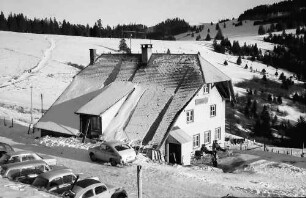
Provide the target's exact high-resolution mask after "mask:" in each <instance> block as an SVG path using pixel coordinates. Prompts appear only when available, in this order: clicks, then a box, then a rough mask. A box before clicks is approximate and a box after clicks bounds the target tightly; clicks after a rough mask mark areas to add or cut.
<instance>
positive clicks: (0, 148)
mask: <svg viewBox="0 0 306 198" xmlns="http://www.w3.org/2000/svg"><path fill="white" fill-rule="evenodd" d="M8 152H14V149H13V148H12V147H11V146H10V145H8V144H6V143H3V142H0V158H1V157H2V155H3V154H5V153H8Z"/></svg>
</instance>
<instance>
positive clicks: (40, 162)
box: [2, 160, 47, 168]
mask: <svg viewBox="0 0 306 198" xmlns="http://www.w3.org/2000/svg"><path fill="white" fill-rule="evenodd" d="M32 165H47V163H46V162H45V161H43V160H30V161H25V162H16V163H9V164H4V165H2V167H6V168H19V167H20V168H22V167H25V166H32Z"/></svg>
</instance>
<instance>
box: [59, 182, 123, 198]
mask: <svg viewBox="0 0 306 198" xmlns="http://www.w3.org/2000/svg"><path fill="white" fill-rule="evenodd" d="M63 196H64V197H65V198H83V197H92V198H127V197H128V196H127V193H126V191H125V190H124V189H123V188H108V187H107V186H106V185H105V184H103V183H102V182H100V181H99V180H98V179H94V178H87V179H83V180H80V181H77V182H75V184H73V187H72V189H70V190H69V191H67V192H65V193H64V195H63Z"/></svg>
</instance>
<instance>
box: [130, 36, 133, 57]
mask: <svg viewBox="0 0 306 198" xmlns="http://www.w3.org/2000/svg"><path fill="white" fill-rule="evenodd" d="M132 35H133V34H131V36H130V50H131V53H132Z"/></svg>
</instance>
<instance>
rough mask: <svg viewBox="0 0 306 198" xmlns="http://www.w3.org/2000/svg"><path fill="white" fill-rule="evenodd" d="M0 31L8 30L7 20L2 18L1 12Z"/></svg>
mask: <svg viewBox="0 0 306 198" xmlns="http://www.w3.org/2000/svg"><path fill="white" fill-rule="evenodd" d="M0 30H4V31H6V30H8V28H7V20H6V18H5V16H4V14H3V12H1V14H0Z"/></svg>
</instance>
